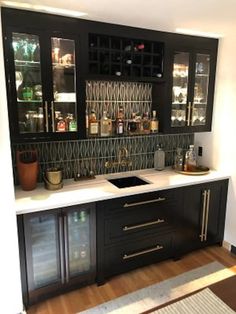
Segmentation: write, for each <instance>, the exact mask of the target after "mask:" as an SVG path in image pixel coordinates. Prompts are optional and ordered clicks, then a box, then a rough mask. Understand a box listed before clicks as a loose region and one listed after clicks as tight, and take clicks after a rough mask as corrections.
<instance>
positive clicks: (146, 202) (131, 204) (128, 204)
mask: <svg viewBox="0 0 236 314" xmlns="http://www.w3.org/2000/svg"><path fill="white" fill-rule="evenodd" d="M165 200H166V198H165V197H158V198H155V199H153V200H149V201H143V202H137V203H125V204H124V206H123V207H131V206H138V205H144V204H150V203H156V202H163V201H165Z"/></svg>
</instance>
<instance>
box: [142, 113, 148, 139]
mask: <svg viewBox="0 0 236 314" xmlns="http://www.w3.org/2000/svg"><path fill="white" fill-rule="evenodd" d="M142 132H143V133H145V134H149V133H150V119H149V114H148V112H145V113H144V114H143V120H142Z"/></svg>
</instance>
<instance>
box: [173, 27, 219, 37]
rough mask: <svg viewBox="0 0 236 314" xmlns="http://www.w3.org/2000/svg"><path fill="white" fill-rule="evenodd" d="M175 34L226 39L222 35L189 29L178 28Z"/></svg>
mask: <svg viewBox="0 0 236 314" xmlns="http://www.w3.org/2000/svg"><path fill="white" fill-rule="evenodd" d="M175 32H176V33H180V34H186V35H193V36H201V37H212V38H221V37H224V35H223V34H220V33H211V32H201V31H198V30H194V29H188V28H176V29H175Z"/></svg>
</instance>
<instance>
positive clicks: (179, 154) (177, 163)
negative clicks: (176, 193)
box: [174, 147, 184, 171]
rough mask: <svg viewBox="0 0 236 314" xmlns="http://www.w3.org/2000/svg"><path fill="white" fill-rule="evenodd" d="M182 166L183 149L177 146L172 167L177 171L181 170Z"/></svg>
mask: <svg viewBox="0 0 236 314" xmlns="http://www.w3.org/2000/svg"><path fill="white" fill-rule="evenodd" d="M183 167H184V156H183V149H182V148H181V147H177V149H176V154H175V161H174V169H175V170H178V171H183Z"/></svg>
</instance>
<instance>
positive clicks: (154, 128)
mask: <svg viewBox="0 0 236 314" xmlns="http://www.w3.org/2000/svg"><path fill="white" fill-rule="evenodd" d="M158 130H159V121H158V119H157V113H156V110H153V111H152V118H151V121H150V132H151V133H157V132H158Z"/></svg>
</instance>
